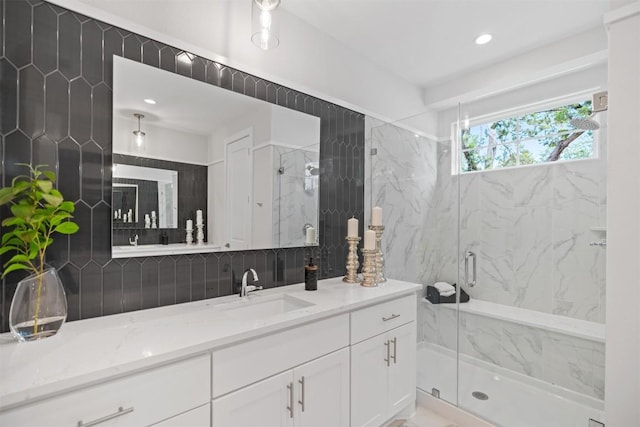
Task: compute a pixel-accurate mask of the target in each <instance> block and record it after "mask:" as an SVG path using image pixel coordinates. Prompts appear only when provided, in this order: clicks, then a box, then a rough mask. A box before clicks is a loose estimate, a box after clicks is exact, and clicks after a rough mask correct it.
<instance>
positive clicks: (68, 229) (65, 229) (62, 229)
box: [54, 221, 80, 234]
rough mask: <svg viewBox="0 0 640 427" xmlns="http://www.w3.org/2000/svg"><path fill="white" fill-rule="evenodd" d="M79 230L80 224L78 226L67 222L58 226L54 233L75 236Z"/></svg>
mask: <svg viewBox="0 0 640 427" xmlns="http://www.w3.org/2000/svg"><path fill="white" fill-rule="evenodd" d="M79 229H80V227H78V224H76V223H75V222H71V221H67V222H63V223H62V224H60V225H58V226H57V227H56V228H55V230H54V231H56V232H58V233H61V234H74V233H75V232H77V231H78V230H79Z"/></svg>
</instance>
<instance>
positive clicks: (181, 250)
mask: <svg viewBox="0 0 640 427" xmlns="http://www.w3.org/2000/svg"><path fill="white" fill-rule="evenodd" d="M221 250H222V247H221V246H220V245H212V244H209V243H205V244H202V245H197V244H191V245H187V244H186V243H171V244H169V245H138V246H132V245H121V246H112V247H111V256H112V257H113V258H137V257H147V256H158V255H181V254H204V253H209V252H219V251H221ZM225 250H228V249H227V248H225Z"/></svg>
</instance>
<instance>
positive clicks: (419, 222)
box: [365, 115, 458, 404]
mask: <svg viewBox="0 0 640 427" xmlns="http://www.w3.org/2000/svg"><path fill="white" fill-rule="evenodd" d="M431 122H432V120H431V118H430V117H428V116H427V115H419V116H414V117H409V118H407V119H406V120H401V121H397V122H393V123H385V122H382V121H379V120H376V119H372V118H370V117H367V118H366V120H365V127H366V133H365V134H366V135H367V136H368V137H367V140H366V150H367V152H368V153H370V155H369V156H367V158H366V162H365V168H366V169H367V171H366V174H365V176H366V177H367V179H368V180H369V182H367V183H366V184H365V188H367V189H370V190H371V191H368V192H367V194H365V206H367V207H368V209H365V224H368V223H369V213H370V211H371V210H370V208H371V207H372V206H380V207H381V208H382V210H383V221H384V224H385V231H384V234H383V248H384V251H385V274H386V276H387V277H391V278H394V279H399V280H406V281H409V282H414V283H421V284H422V285H423V290H422V292H421V294H420V296H419V298H418V306H417V313H418V316H417V317H418V328H417V329H418V343H417V348H418V350H417V351H418V353H417V358H416V360H417V379H416V384H417V387H418V389H419V392H424V393H428V394H433V395H436V396H438V397H440V398H442V399H444V400H447V401H449V402H451V403H453V404H456V403H457V380H456V378H457V344H458V340H457V310H456V304H455V298H451V297H449V298H448V300H450V301H453V303H451V302H450V303H444V302H442V303H438V302H440V301H436V300H435V299H434V297H432V301H433V302H432V301H429V300H428V299H427V298H426V295H427V286H433V285H434V284H435V283H436V282H438V281H442V282H449V283H451V284H453V283H456V280H457V242H458V219H457V210H458V195H457V183H456V181H457V177H452V175H451V151H450V147H451V143H450V141H446V142H442V141H438V140H437V138H435V137H433V136H431V135H432V134H433V133H430V132H429V131H425V127H424V126H423V124H424V123H431ZM443 301H444V299H443ZM434 302H436V303H434Z"/></svg>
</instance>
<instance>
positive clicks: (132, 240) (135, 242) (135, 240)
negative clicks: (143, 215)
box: [129, 234, 138, 246]
mask: <svg viewBox="0 0 640 427" xmlns="http://www.w3.org/2000/svg"><path fill="white" fill-rule="evenodd" d="M129 244H130V245H131V246H138V235H137V234H136V235H135V236H133V237H129Z"/></svg>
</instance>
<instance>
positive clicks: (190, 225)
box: [187, 219, 193, 230]
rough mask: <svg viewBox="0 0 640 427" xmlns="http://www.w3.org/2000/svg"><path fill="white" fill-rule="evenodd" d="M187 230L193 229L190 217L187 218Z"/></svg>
mask: <svg viewBox="0 0 640 427" xmlns="http://www.w3.org/2000/svg"><path fill="white" fill-rule="evenodd" d="M187 230H193V221H192V220H190V219H188V220H187Z"/></svg>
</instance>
